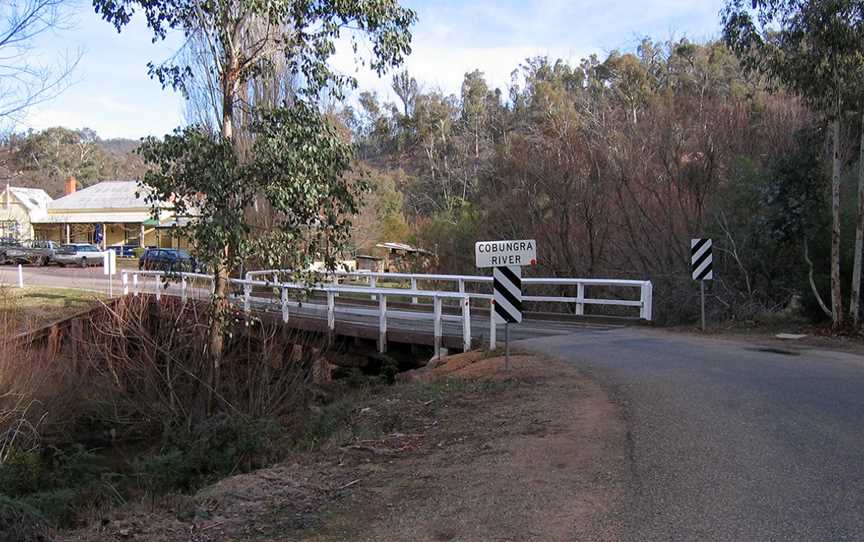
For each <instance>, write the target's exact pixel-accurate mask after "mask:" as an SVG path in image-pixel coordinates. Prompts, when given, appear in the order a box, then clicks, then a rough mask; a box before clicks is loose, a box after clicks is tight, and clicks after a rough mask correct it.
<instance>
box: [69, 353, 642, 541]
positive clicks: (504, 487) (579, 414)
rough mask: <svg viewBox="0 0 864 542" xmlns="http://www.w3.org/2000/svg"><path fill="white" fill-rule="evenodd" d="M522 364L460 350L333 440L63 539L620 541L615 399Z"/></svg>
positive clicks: (620, 442) (131, 509)
mask: <svg viewBox="0 0 864 542" xmlns="http://www.w3.org/2000/svg"><path fill="white" fill-rule="evenodd" d="M512 362H513V363H512V365H513V367H512V370H511V371H510V372H505V371H504V368H503V359H501V358H484V357H483V356H481V355H479V354H465V355H460V356H453V357H451V358H449V359H448V360H446V361H445V362H444V363H442V364H441V365H439V366H438V367H436V368H435V369H432V370H426V371H420V372H418V373H415V374H414V375H411V376H412V378H411V380H412V381H411V382H408V383H401V384H398V385H396V386H393V387H391V388H387V389H386V390H384V391H383V392H381V393H379V394H376V395H374V396H371V397H368V398H367V399H366V400H365V401H364V402H363V403H361V404H357V405H355V406H354V409H353V413H352V415H351V431H350V432H346V433H341V434H340V433H339V432H337V433H336V434H335V436H334V437H333V438H331V439H330V442H328V443H327V444H326V445H325V446H324V448H323V450H319V451H317V452H314V453H312V452H307V453H298V454H297V455H296V458H295V460H294V461H289V462H286V463H283V464H282V465H279V466H276V467H273V468H269V469H264V470H261V471H257V472H255V473H252V474H248V475H242V476H235V477H232V478H229V479H226V480H223V481H222V482H220V483H218V484H216V485H214V486H211V487H209V488H206V489H205V490H203V491H200V492H199V493H198V494H196V495H195V496H192V497H176V498H172V499H160V500H159V501H158V502H151V503H149V504H147V505H140V504H139V505H136V506H128V507H126V508H124V509H121V510H119V511H118V512H116V513H115V514H114V515H113V517H111V518H107V519H105V520H103V521H102V522H100V523H99V524H98V525H95V526H94V527H92V528H90V529H87V530H83V531H78V532H74V533H67V535H66V536H65V537H64V539H65V540H69V541H72V540H74V541H88V542H89V541H96V540H112V539H115V540H116V539H120V540H122V539H131V540H146V541H157V540H159V541H174V540H176V541H181V540H182V541H223V540H225V541H227V540H249V541H262V542H263V541H277V540H279V541H282V540H304V541H315V542H331V541H345V540H352V541H354V540H356V541H401V540H404V541H447V540H454V541H455V540H458V541H505V540H513V541H527V540H537V541H541V540H542V541H556V540H580V541H586V540H615V539H617V537H618V536H617V535H618V533H617V531H616V526H615V522H614V520H613V516H614V513H615V511H616V510H617V509H618V507H619V506H620V502H621V497H622V491H623V489H622V487H623V486H622V479H621V474H620V473H623V472H625V469H626V453H625V440H626V434H625V427H624V425H623V421H622V419H621V417H620V415H619V412H618V410H617V407H616V406H615V405H614V404H613V403H612V402H611V401H610V399H609V398H608V397H607V395H606V394H605V393H604V391H603V390H602V389H601V388H600V387H598V385H597V384H595V383H594V382H592V381H590V380H588V379H587V378H585V377H584V376H583V375H581V374H580V373H578V372H576V371H575V370H573V369H572V368H571V367H567V366H564V365H562V364H559V363H557V362H552V361H549V360H545V359H540V358H536V357H531V356H522V355H519V356H514V357H513V359H512ZM340 435H341V436H340ZM349 435H350V436H349Z"/></svg>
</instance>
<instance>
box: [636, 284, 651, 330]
mask: <svg viewBox="0 0 864 542" xmlns="http://www.w3.org/2000/svg"><path fill="white" fill-rule="evenodd" d="M639 299H640V301H642V307H641V308H640V309H639V316H640V317H641V318H642V319H643V320H648V321H649V322H650V321H651V319H652V318H653V316H654V314H653V312H654V311H653V309H652V305H653V304H654V285H653V284H652V283H651V281H650V280H646V281H645V282H644V283H643V284H642V290H641V292H640V295H639Z"/></svg>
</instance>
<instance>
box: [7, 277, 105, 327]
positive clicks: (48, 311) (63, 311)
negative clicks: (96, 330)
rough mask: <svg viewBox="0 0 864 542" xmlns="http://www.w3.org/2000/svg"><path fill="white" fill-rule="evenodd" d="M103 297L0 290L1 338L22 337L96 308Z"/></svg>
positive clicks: (63, 291)
mask: <svg viewBox="0 0 864 542" xmlns="http://www.w3.org/2000/svg"><path fill="white" fill-rule="evenodd" d="M104 299H105V296H104V295H102V294H98V293H95V292H88V291H86V290H73V289H68V288H30V287H28V288H24V289H19V288H13V287H10V286H5V285H4V286H0V335H3V334H7V333H22V332H25V331H29V330H32V329H35V328H38V327H40V326H43V325H46V324H49V323H51V322H54V321H57V320H61V319H63V318H66V317H68V316H72V315H74V314H77V313H80V312H83V311H85V310H87V309H89V308H92V307H94V306H96V305H97V304H98V303H99V301H100V300H104Z"/></svg>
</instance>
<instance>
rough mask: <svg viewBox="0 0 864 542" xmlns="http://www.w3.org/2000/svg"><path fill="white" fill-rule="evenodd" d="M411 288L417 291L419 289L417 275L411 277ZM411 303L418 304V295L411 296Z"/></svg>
mask: <svg viewBox="0 0 864 542" xmlns="http://www.w3.org/2000/svg"><path fill="white" fill-rule="evenodd" d="M411 289H412V290H414V291H415V292H416V291H417V279H416V278H415V277H411ZM411 304H412V305H416V304H417V298H416V297H412V298H411Z"/></svg>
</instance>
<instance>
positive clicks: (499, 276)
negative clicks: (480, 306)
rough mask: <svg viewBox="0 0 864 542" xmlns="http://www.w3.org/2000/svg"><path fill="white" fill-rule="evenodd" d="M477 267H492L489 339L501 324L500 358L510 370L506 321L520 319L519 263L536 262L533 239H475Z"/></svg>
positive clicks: (491, 340) (521, 264)
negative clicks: (502, 337)
mask: <svg viewBox="0 0 864 542" xmlns="http://www.w3.org/2000/svg"><path fill="white" fill-rule="evenodd" d="M474 256H475V257H476V259H477V267H481V268H482V267H492V268H493V270H492V307H491V309H490V310H491V311H492V314H491V315H490V324H489V338H490V343H491V345H492V347H493V348H494V344H495V326H496V325H498V324H504V344H505V347H504V359H505V360H506V366H507V369H508V370H509V369H510V324H518V323H520V322H522V266H524V265H534V264H536V263H537V241H535V240H533V239H522V240H518V241H479V242H478V243H477V244H476V245H475V246H474Z"/></svg>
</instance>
